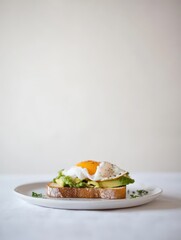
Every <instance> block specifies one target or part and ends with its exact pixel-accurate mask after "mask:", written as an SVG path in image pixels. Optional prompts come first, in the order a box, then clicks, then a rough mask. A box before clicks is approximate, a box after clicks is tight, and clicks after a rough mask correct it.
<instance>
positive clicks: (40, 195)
mask: <svg viewBox="0 0 181 240" xmlns="http://www.w3.org/2000/svg"><path fill="white" fill-rule="evenodd" d="M42 196H43V195H42V194H41V193H36V192H32V197H35V198H42Z"/></svg>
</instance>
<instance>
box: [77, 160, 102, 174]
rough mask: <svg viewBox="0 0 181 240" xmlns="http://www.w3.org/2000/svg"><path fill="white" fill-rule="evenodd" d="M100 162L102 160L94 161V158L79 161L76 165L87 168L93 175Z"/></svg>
mask: <svg viewBox="0 0 181 240" xmlns="http://www.w3.org/2000/svg"><path fill="white" fill-rule="evenodd" d="M99 164H100V162H96V161H93V160H86V161H83V162H79V163H77V164H76V166H77V167H82V168H86V169H87V171H88V173H89V174H90V175H93V174H95V172H96V170H97V167H98V166H99Z"/></svg>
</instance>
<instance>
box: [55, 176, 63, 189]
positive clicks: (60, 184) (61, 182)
mask: <svg viewBox="0 0 181 240" xmlns="http://www.w3.org/2000/svg"><path fill="white" fill-rule="evenodd" d="M55 181H56V183H57V184H58V185H59V186H60V187H64V182H63V180H62V179H61V178H58V179H56V180H55Z"/></svg>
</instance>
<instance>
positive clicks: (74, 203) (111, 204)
mask: <svg viewBox="0 0 181 240" xmlns="http://www.w3.org/2000/svg"><path fill="white" fill-rule="evenodd" d="M46 185H47V182H36V183H28V184H24V185H20V186H18V187H16V188H15V189H14V192H15V194H16V195H17V196H18V197H20V198H22V199H23V200H25V201H26V202H29V203H31V204H35V205H38V206H42V207H49V208H60V209H79V210H84V209H87V210H98V209H116V208H128V207H136V206H140V205H143V204H146V203H149V202H151V201H153V200H154V199H155V198H157V197H158V196H159V195H160V194H161V193H162V189H161V188H159V187H155V186H145V185H144V184H132V185H130V186H129V185H128V186H127V194H126V199H111V200H109V199H85V198H56V199H55V198H50V197H47V196H46ZM138 189H144V190H146V191H148V194H147V195H144V196H139V197H136V198H131V197H130V195H132V194H134V192H135V194H136V191H137V190H138ZM32 192H36V193H41V194H42V195H43V197H42V198H35V197H32Z"/></svg>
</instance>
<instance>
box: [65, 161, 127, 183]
mask: <svg viewBox="0 0 181 240" xmlns="http://www.w3.org/2000/svg"><path fill="white" fill-rule="evenodd" d="M62 173H63V174H64V175H65V176H70V177H72V178H79V179H80V180H84V179H90V180H92V181H105V180H111V179H116V178H119V177H121V176H123V175H124V174H126V173H127V172H126V171H125V170H123V169H120V168H119V167H117V166H116V165H114V164H111V163H109V162H101V163H100V165H99V166H98V167H97V170H96V172H95V174H94V175H91V174H89V172H88V170H87V169H86V168H82V167H78V166H74V167H72V168H70V169H69V170H64V171H63V172H62Z"/></svg>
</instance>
